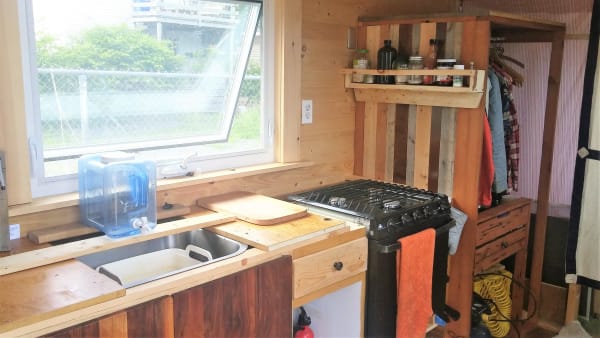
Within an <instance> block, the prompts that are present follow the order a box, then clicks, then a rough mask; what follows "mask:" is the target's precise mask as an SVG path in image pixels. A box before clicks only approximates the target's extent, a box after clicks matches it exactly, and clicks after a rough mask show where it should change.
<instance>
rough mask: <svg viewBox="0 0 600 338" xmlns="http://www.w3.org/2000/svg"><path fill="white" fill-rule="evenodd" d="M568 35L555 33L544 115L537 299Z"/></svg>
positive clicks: (534, 258)
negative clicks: (565, 46)
mask: <svg viewBox="0 0 600 338" xmlns="http://www.w3.org/2000/svg"><path fill="white" fill-rule="evenodd" d="M564 37H565V32H564V30H563V31H561V32H556V33H554V39H553V41H552V51H551V53H550V64H549V73H548V91H547V96H546V112H545V114H544V134H543V139H542V158H541V160H540V176H539V180H538V195H537V209H536V217H535V224H534V228H533V249H532V255H531V267H532V268H531V275H530V291H531V293H532V295H533V296H534V297H535V298H536V299H540V295H541V284H542V265H543V263H544V243H545V242H546V228H547V222H548V209H549V204H550V201H549V200H550V186H551V184H550V183H551V178H552V162H553V161H552V158H553V156H554V139H555V131H556V119H557V115H558V98H559V93H560V80H561V74H562V58H563V49H564ZM529 311H530V312H531V311H533V304H530V305H529ZM537 318H538V316H537V315H534V317H533V321H534V322H535V321H537Z"/></svg>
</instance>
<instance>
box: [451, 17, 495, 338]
mask: <svg viewBox="0 0 600 338" xmlns="http://www.w3.org/2000/svg"><path fill="white" fill-rule="evenodd" d="M489 38H490V23H489V22H486V21H467V22H464V23H463V32H462V45H463V48H462V59H463V60H464V61H465V63H466V62H470V61H473V62H475V66H476V67H477V68H481V69H485V68H487V62H488V55H487V53H488V51H487V49H486V48H481V46H487V45H488V44H489ZM483 114H484V107H483V102H480V104H479V107H477V108H475V109H457V110H456V130H460V131H466V130H468V131H469V132H468V133H467V132H458V133H456V144H455V149H456V150H455V162H454V180H453V192H452V199H453V200H452V202H453V203H452V204H453V206H455V207H456V208H458V209H460V210H461V211H463V212H464V213H465V214H466V215H467V217H468V220H467V223H466V224H465V225H464V227H463V232H462V235H461V239H460V245H459V246H458V250H457V252H456V254H454V255H453V256H450V264H449V275H450V280H449V282H448V289H447V293H446V295H447V302H448V305H449V306H451V307H453V308H455V309H456V310H458V311H459V312H460V313H461V314H465V313H466V314H469V313H471V292H470V291H469V290H466V289H465V288H467V289H468V288H470V286H471V285H473V257H474V251H475V241H476V234H477V219H478V217H479V215H478V210H477V205H478V195H479V194H478V187H479V173H480V168H481V161H479V160H478V159H480V158H481V151H482V137H483V116H484V115H483ZM449 331H452V332H454V334H455V335H458V336H465V337H468V336H469V335H470V332H471V318H470V316H468V315H467V316H464V315H461V318H460V320H458V321H455V322H450V323H448V325H447V326H446V332H449Z"/></svg>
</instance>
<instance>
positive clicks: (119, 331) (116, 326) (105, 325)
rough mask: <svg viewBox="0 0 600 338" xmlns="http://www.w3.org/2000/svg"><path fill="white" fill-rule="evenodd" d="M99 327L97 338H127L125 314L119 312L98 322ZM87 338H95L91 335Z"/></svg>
mask: <svg viewBox="0 0 600 338" xmlns="http://www.w3.org/2000/svg"><path fill="white" fill-rule="evenodd" d="M98 325H99V327H100V333H99V338H126V337H127V312H125V311H120V312H117V313H115V314H112V315H110V316H108V317H104V318H101V319H100V320H99V321H98ZM89 337H95V336H94V335H91V336H89Z"/></svg>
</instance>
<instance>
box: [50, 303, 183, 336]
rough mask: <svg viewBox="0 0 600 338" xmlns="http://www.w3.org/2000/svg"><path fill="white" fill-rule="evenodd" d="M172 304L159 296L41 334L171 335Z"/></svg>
mask: <svg viewBox="0 0 600 338" xmlns="http://www.w3.org/2000/svg"><path fill="white" fill-rule="evenodd" d="M172 314H173V306H172V301H171V297H163V298H160V299H157V300H153V301H150V302H147V303H143V304H140V305H136V306H133V307H131V308H129V309H127V310H124V311H120V312H117V313H115V314H112V315H110V316H106V317H103V318H100V319H97V320H93V321H90V322H87V323H84V324H80V325H76V326H73V327H70V328H67V329H64V330H61V331H58V332H55V333H52V334H49V335H46V336H44V337H52V338H59V337H62V338H79V337H81V338H87V337H99V338H111V337H164V338H168V337H173V319H172V317H173V315H172Z"/></svg>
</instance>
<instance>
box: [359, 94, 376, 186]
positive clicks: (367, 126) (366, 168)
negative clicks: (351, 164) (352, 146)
mask: <svg viewBox="0 0 600 338" xmlns="http://www.w3.org/2000/svg"><path fill="white" fill-rule="evenodd" d="M377 115H378V104H377V103H376V102H371V101H369V102H366V103H365V119H364V129H363V130H364V131H363V138H364V139H363V159H362V161H363V162H362V168H363V170H362V173H363V176H365V177H369V178H375V160H376V158H377V151H376V150H377Z"/></svg>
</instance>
